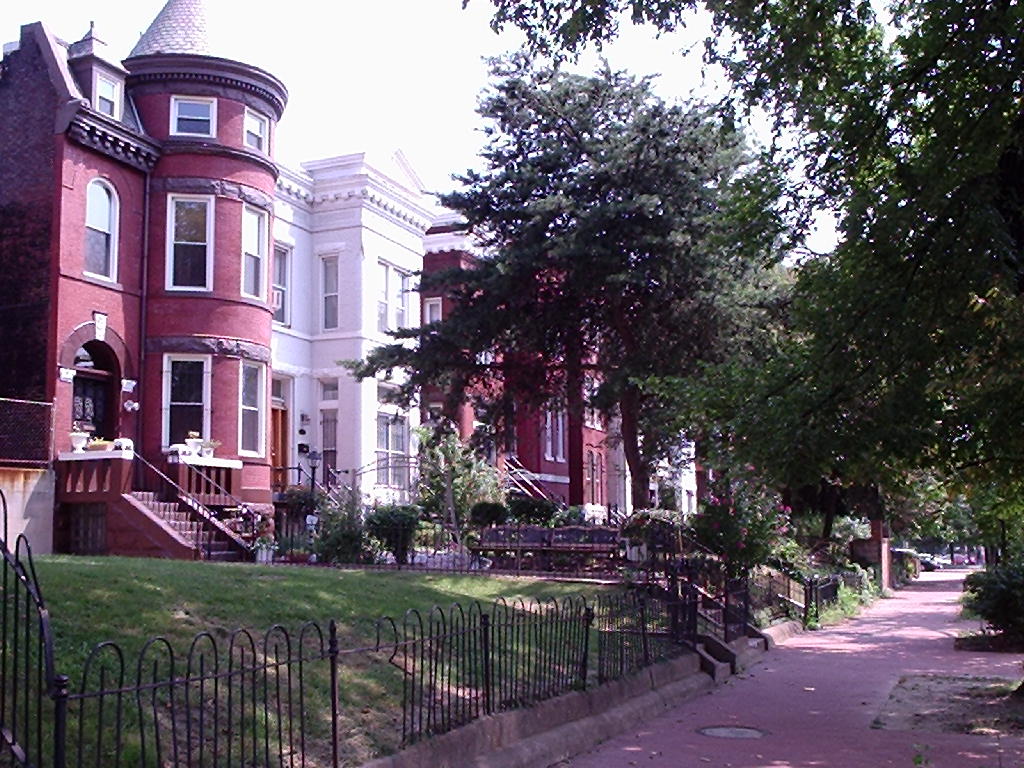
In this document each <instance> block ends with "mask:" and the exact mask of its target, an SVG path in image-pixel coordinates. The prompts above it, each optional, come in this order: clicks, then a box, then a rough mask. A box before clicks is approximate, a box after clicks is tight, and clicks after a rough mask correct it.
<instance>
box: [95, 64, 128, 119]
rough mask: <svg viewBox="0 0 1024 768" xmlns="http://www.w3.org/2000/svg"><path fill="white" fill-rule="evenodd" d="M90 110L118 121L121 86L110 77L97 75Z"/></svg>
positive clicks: (119, 117)
mask: <svg viewBox="0 0 1024 768" xmlns="http://www.w3.org/2000/svg"><path fill="white" fill-rule="evenodd" d="M92 108H93V109H95V110H96V111H97V112H102V113H103V114H104V115H108V116H109V117H112V118H114V119H115V120H120V119H121V84H120V83H119V82H117V81H116V80H114V79H113V78H111V77H106V76H105V75H101V74H99V73H97V74H96V82H95V83H94V84H93V89H92Z"/></svg>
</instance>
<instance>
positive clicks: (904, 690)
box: [871, 675, 1024, 736]
mask: <svg viewBox="0 0 1024 768" xmlns="http://www.w3.org/2000/svg"><path fill="white" fill-rule="evenodd" d="M1019 682H1020V681H1019V680H1010V679H1007V678H1001V677H947V676H944V675H908V676H906V677H902V678H900V680H899V682H898V683H897V684H896V686H895V687H894V688H893V689H892V693H890V694H889V700H888V701H887V702H886V703H885V704H884V705H882V710H881V711H880V712H879V713H878V717H876V718H875V720H874V722H873V723H872V724H871V727H872V728H884V729H886V730H893V731H930V732H933V733H935V732H945V733H973V734H978V735H987V736H993V735H1002V736H1020V735H1024V699H1022V698H1021V697H1014V696H1011V695H1010V692H1011V691H1012V690H1013V689H1014V688H1015V687H1016V686H1017V684H1018V683H1019Z"/></svg>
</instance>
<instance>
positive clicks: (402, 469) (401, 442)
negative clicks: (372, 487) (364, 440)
mask: <svg viewBox="0 0 1024 768" xmlns="http://www.w3.org/2000/svg"><path fill="white" fill-rule="evenodd" d="M408 446H409V423H408V420H407V419H406V418H405V416H403V415H401V414H396V413H387V412H383V411H379V412H378V413H377V485H383V486H387V487H389V488H401V489H407V488H408V487H409V456H408Z"/></svg>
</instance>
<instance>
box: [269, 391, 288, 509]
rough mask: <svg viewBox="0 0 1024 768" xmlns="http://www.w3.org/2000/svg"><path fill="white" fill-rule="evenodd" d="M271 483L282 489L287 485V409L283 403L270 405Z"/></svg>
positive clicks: (277, 488)
mask: <svg viewBox="0 0 1024 768" xmlns="http://www.w3.org/2000/svg"><path fill="white" fill-rule="evenodd" d="M270 466H271V470H270V471H271V478H270V482H271V485H272V486H273V488H274V489H275V490H283V489H284V488H285V486H287V485H288V468H287V467H288V411H287V409H286V408H285V407H284V406H283V405H278V404H276V403H275V404H273V405H271V407H270Z"/></svg>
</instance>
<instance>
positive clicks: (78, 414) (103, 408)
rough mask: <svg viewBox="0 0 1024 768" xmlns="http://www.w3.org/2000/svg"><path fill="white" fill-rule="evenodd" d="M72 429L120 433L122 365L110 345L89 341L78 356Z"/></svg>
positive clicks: (105, 435) (99, 434)
mask: <svg viewBox="0 0 1024 768" xmlns="http://www.w3.org/2000/svg"><path fill="white" fill-rule="evenodd" d="M73 363H74V370H75V378H74V379H73V382H72V387H73V394H72V399H71V428H72V429H74V430H78V431H82V432H88V433H90V434H91V435H92V436H93V437H99V438H105V439H107V440H112V439H114V438H115V437H117V436H118V426H119V423H118V422H119V416H120V408H119V405H120V391H121V387H120V384H121V368H120V365H119V364H118V361H117V355H115V354H114V350H112V349H111V348H110V347H109V346H108V345H107V344H105V343H104V342H102V341H96V340H95V339H93V340H92V341H87V342H85V343H84V344H82V345H81V346H80V347H79V348H78V349H77V350H75V355H74V360H73Z"/></svg>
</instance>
